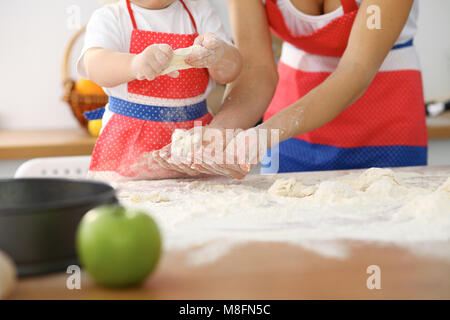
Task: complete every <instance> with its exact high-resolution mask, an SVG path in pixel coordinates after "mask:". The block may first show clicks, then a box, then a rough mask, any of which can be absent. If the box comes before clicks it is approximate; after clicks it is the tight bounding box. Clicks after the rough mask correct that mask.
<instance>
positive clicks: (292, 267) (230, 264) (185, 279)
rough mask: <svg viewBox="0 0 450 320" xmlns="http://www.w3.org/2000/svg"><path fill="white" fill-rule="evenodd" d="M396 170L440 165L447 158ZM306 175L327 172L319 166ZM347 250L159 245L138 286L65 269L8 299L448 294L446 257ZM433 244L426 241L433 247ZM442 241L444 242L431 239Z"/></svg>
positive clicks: (364, 245) (370, 246) (355, 244)
mask: <svg viewBox="0 0 450 320" xmlns="http://www.w3.org/2000/svg"><path fill="white" fill-rule="evenodd" d="M399 170H403V171H411V170H414V171H415V172H420V173H425V172H427V173H429V174H431V173H435V174H437V173H438V172H448V171H449V170H450V167H449V166H443V167H415V168H402V169H399ZM310 174H311V175H316V176H319V175H323V176H326V175H329V173H327V172H319V173H310ZM336 244H337V245H344V246H345V247H346V249H347V250H348V252H349V254H348V255H347V256H346V258H332V257H327V256H324V255H320V254H319V253H316V252H315V251H313V250H307V249H305V248H303V247H300V246H295V245H290V244H287V243H276V242H275V243H274V242H246V243H243V244H241V245H239V246H237V247H234V248H233V249H231V251H229V252H228V253H227V254H225V255H224V256H222V257H220V258H219V259H217V260H215V261H214V262H212V263H210V264H201V265H197V266H194V265H192V263H189V259H188V252H187V251H179V252H173V251H170V252H166V254H164V255H163V258H162V261H161V263H160V265H159V267H158V268H157V270H156V272H155V274H154V275H153V276H152V277H151V278H150V279H149V280H148V281H147V282H146V283H145V284H144V285H143V286H142V287H139V288H132V289H126V290H113V289H105V288H101V287H99V286H97V285H95V284H94V283H93V282H92V281H91V280H90V279H89V277H88V276H87V275H86V274H83V275H82V288H81V290H68V289H67V288H66V280H67V277H68V276H69V275H68V274H65V273H59V274H53V275H47V276H40V277H34V278H24V279H21V280H20V281H19V284H18V287H17V289H16V291H15V292H14V293H13V295H12V296H11V298H12V299H450V259H449V258H448V255H445V257H442V256H439V255H431V254H427V252H424V251H423V250H419V251H418V252H416V253H412V251H411V250H407V249H405V248H402V247H398V246H395V245H388V244H380V243H376V242H361V241H351V242H349V241H345V242H344V241H340V242H337V243H336ZM436 245H437V244H433V246H434V248H436ZM439 245H440V246H441V245H442V246H444V250H445V251H447V250H446V248H448V252H450V243H439ZM371 265H377V266H379V267H380V268H381V289H380V290H376V289H375V290H369V289H368V288H367V286H366V281H367V279H368V277H369V276H370V275H369V274H367V268H368V267H369V266H371Z"/></svg>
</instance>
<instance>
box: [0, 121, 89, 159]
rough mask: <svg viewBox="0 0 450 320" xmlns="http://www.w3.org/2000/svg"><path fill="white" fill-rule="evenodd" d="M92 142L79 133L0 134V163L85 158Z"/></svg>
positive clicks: (59, 130)
mask: <svg viewBox="0 0 450 320" xmlns="http://www.w3.org/2000/svg"><path fill="white" fill-rule="evenodd" d="M95 140H96V139H95V138H93V137H91V136H90V135H89V134H88V133H87V132H86V131H85V130H83V129H81V128H80V129H54V130H14V131H9V130H4V131H0V160H8V159H30V158H38V157H63V156H78V155H89V154H91V153H92V150H93V148H94V145H95Z"/></svg>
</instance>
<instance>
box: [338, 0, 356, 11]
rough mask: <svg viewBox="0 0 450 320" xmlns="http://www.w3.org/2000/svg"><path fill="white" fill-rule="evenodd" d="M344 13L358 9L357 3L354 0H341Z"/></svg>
mask: <svg viewBox="0 0 450 320" xmlns="http://www.w3.org/2000/svg"><path fill="white" fill-rule="evenodd" d="M341 3H342V8H343V9H344V13H350V12H353V11H357V10H358V4H357V3H356V0H341Z"/></svg>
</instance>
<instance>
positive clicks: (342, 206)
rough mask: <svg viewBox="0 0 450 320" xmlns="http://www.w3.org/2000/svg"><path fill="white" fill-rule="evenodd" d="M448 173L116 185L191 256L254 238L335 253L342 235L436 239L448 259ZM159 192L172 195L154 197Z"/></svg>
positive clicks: (420, 244) (215, 253) (410, 241)
mask: <svg viewBox="0 0 450 320" xmlns="http://www.w3.org/2000/svg"><path fill="white" fill-rule="evenodd" d="M330 175H331V178H330ZM448 175H449V172H443V173H442V174H440V175H435V174H433V175H426V174H418V173H410V172H402V171H392V170H389V169H377V168H373V169H369V170H367V171H364V172H362V173H353V172H352V173H350V174H346V175H343V174H342V173H340V174H339V173H314V174H312V173H302V174H296V175H295V177H296V179H294V178H289V179H284V178H281V179H277V178H278V176H271V175H267V176H264V175H255V176H249V177H247V178H246V179H244V180H243V181H233V180H229V179H226V178H209V179H202V180H187V179H186V180H160V181H135V182H127V183H122V184H118V185H117V188H118V189H119V193H118V194H119V198H120V201H121V202H122V203H123V204H124V205H125V206H129V207H133V208H137V209H141V210H145V211H146V212H148V213H149V214H150V215H152V216H153V217H154V218H155V219H156V220H157V222H158V224H159V225H160V227H161V230H162V234H163V237H164V246H165V248H166V250H182V249H187V248H191V251H190V258H189V260H190V261H191V263H193V264H201V263H209V262H212V261H214V260H216V259H218V258H219V257H220V256H222V255H224V254H226V253H227V252H228V250H230V249H231V248H232V247H233V246H235V245H238V244H241V243H246V242H250V241H265V242H267V241H270V242H284V243H290V244H296V245H300V246H303V247H304V248H306V249H308V250H313V251H315V252H317V253H319V254H323V255H327V256H330V257H335V258H339V257H341V258H342V257H344V256H345V255H346V254H347V251H346V249H345V246H342V245H341V244H339V241H343V240H360V241H375V242H377V243H393V244H397V245H401V246H404V247H405V248H409V249H417V251H420V250H421V249H420V248H422V249H423V248H425V247H426V248H428V247H430V246H432V247H433V250H434V251H433V252H434V254H435V255H437V256H440V257H445V258H447V259H450V251H449V250H448V246H447V247H446V246H445V245H444V246H443V247H442V246H441V245H442V244H448V243H449V241H450V178H447V177H448ZM290 176H293V175H290ZM321 177H323V178H321ZM446 179H447V181H445V180H446ZM444 181H445V182H444ZM155 192H159V193H157V194H158V195H159V197H163V198H166V199H168V200H169V199H170V200H169V201H168V202H162V201H154V199H155V196H154V195H155ZM136 195H138V196H136ZM145 195H149V196H148V197H149V198H148V199H147V200H146V198H145ZM136 199H138V201H136ZM194 247H195V250H194V249H192V248H194ZM440 248H442V250H441V249H440ZM423 251H426V252H428V253H429V252H431V251H430V250H428V249H426V250H425V249H423Z"/></svg>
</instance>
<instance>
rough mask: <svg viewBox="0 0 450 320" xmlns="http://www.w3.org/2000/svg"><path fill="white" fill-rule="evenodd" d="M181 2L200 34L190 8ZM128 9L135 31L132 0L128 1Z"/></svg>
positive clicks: (181, 0)
mask: <svg viewBox="0 0 450 320" xmlns="http://www.w3.org/2000/svg"><path fill="white" fill-rule="evenodd" d="M180 2H181V4H182V5H183V7H184V9H185V10H186V11H187V13H188V15H189V18H190V19H191V22H192V24H193V25H194V29H195V32H196V33H198V31H197V24H196V23H195V19H194V17H193V16H192V13H191V11H190V10H189V8H188V7H187V5H186V4H185V3H184V1H183V0H180ZM127 9H128V14H129V15H130V19H131V23H132V24H133V29H135V30H137V24H136V19H135V18H134V13H133V9H131V1H130V0H127Z"/></svg>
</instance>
